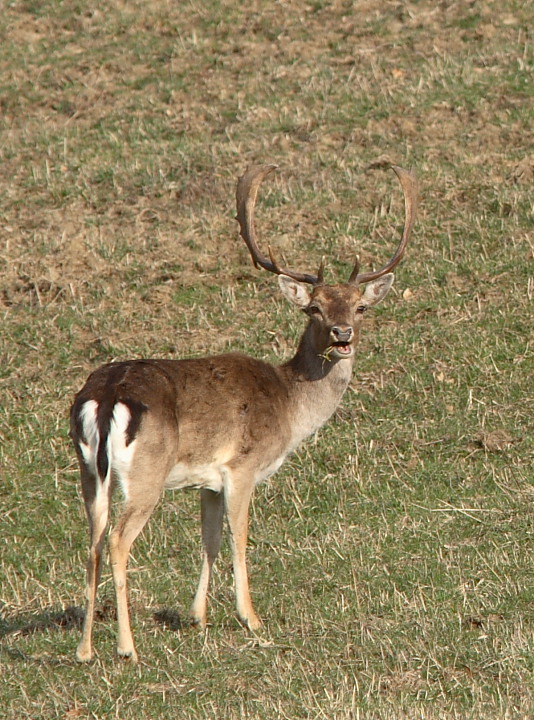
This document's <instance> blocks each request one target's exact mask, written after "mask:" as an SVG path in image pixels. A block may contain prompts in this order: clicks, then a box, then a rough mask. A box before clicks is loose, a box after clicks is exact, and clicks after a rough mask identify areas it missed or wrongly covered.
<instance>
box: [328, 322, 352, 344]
mask: <svg viewBox="0 0 534 720" xmlns="http://www.w3.org/2000/svg"><path fill="white" fill-rule="evenodd" d="M330 332H331V333H332V337H333V338H334V340H335V342H350V341H351V340H352V336H353V335H354V330H353V329H352V327H351V326H350V325H334V327H333V328H332V329H331V330H330Z"/></svg>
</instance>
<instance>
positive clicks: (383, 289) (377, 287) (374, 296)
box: [360, 273, 395, 307]
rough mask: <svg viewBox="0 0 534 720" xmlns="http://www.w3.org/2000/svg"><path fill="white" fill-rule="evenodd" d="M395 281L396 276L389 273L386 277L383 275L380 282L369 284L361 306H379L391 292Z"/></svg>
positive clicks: (375, 281)
mask: <svg viewBox="0 0 534 720" xmlns="http://www.w3.org/2000/svg"><path fill="white" fill-rule="evenodd" d="M394 279H395V276H394V275H393V273H387V274H386V275H382V277H381V278H378V280H374V281H373V282H370V283H367V285H366V286H365V291H364V293H363V295H362V298H361V301H360V302H361V304H362V305H365V306H366V307H371V306H372V305H378V303H379V302H380V301H381V300H383V299H384V298H385V297H386V295H387V294H388V292H389V291H390V289H391V286H392V285H393V280H394Z"/></svg>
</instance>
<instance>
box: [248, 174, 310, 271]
mask: <svg viewBox="0 0 534 720" xmlns="http://www.w3.org/2000/svg"><path fill="white" fill-rule="evenodd" d="M276 167H277V166H276V165H251V166H250V167H249V168H247V170H246V171H245V173H244V175H242V176H241V177H240V178H239V180H238V181H237V190H236V203H237V215H236V220H237V221H238V223H239V227H240V234H241V237H242V238H243V240H244V241H245V243H246V246H247V247H248V250H249V252H250V255H251V257H252V262H253V263H254V265H255V267H258V266H260V267H262V268H263V269H264V270H268V271H269V272H272V273H276V274H277V275H288V276H289V277H291V278H293V280H297V281H298V282H304V283H309V284H310V285H318V284H320V283H321V282H322V277H323V273H322V269H320V271H319V274H318V275H308V274H307V273H301V272H296V271H293V270H287V269H286V268H282V267H280V266H279V265H278V263H277V262H276V260H275V258H274V255H273V251H272V249H271V248H270V247H269V258H267V257H266V256H265V255H263V253H262V252H261V251H260V249H259V248H258V244H257V242H256V230H255V227H254V208H255V205H256V198H257V196H258V190H259V187H260V185H261V183H262V182H263V180H264V179H265V178H266V177H267V176H268V175H270V174H271V173H272V172H273V170H276Z"/></svg>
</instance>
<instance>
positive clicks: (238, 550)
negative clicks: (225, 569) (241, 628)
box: [224, 479, 261, 630]
mask: <svg viewBox="0 0 534 720" xmlns="http://www.w3.org/2000/svg"><path fill="white" fill-rule="evenodd" d="M252 491H253V484H252V482H251V481H250V480H248V479H247V480H246V481H244V482H234V480H232V481H231V482H230V483H229V485H228V487H226V488H225V495H224V499H225V505H226V516H227V518H228V527H229V530H230V545H231V548H232V557H233V565H234V582H235V595H236V605H237V614H238V615H239V619H240V620H241V622H242V623H243V624H244V625H247V626H248V627H249V628H250V629H251V630H257V629H258V628H259V627H260V626H261V620H260V619H259V617H258V616H257V615H256V613H255V612H254V608H253V607H252V600H251V599H250V590H249V585H248V574H247V561H246V551H247V539H248V509H249V505H250V500H251V497H252Z"/></svg>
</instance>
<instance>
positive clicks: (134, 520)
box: [109, 461, 165, 662]
mask: <svg viewBox="0 0 534 720" xmlns="http://www.w3.org/2000/svg"><path fill="white" fill-rule="evenodd" d="M164 480H165V473H163V472H155V469H154V467H152V466H151V465H150V463H149V462H137V463H136V462H135V461H134V463H132V468H131V470H130V473H129V474H128V477H127V478H121V480H120V484H121V485H122V487H123V490H124V492H125V496H126V500H125V503H124V508H123V511H122V513H121V515H120V517H119V518H118V520H117V523H116V525H115V527H114V528H113V530H112V531H111V533H110V537H109V553H110V559H111V570H112V573H113V583H114V586H115V594H116V598H117V621H118V641H117V653H118V654H119V655H120V656H122V657H127V658H130V659H131V660H132V661H134V662H137V653H136V651H135V646H134V641H133V636H132V631H131V627H130V613H129V609H128V590H127V577H126V575H127V566H128V558H129V556H130V550H131V547H132V545H133V543H134V541H135V539H136V538H137V536H138V535H139V533H140V532H141V531H142V530H143V528H144V526H145V525H146V523H147V521H148V519H149V517H150V516H151V515H152V512H153V510H154V508H155V507H156V504H157V502H158V500H159V498H160V496H161V492H162V489H163V483H164Z"/></svg>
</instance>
